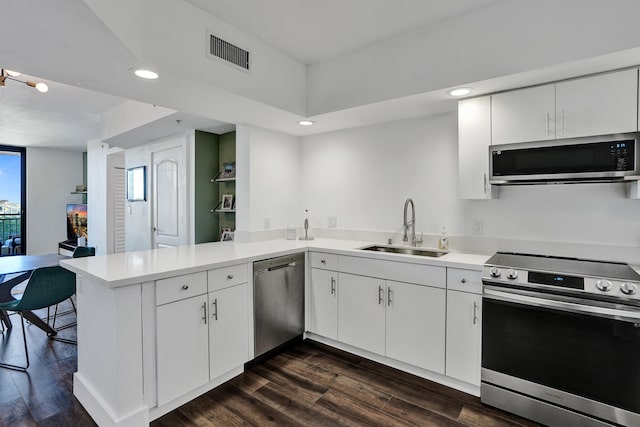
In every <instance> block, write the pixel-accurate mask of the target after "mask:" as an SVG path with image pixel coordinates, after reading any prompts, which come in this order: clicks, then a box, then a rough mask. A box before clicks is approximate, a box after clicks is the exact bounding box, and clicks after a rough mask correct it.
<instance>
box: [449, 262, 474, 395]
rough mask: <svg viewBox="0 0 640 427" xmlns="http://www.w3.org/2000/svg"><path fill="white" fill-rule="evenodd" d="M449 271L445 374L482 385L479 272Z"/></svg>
mask: <svg viewBox="0 0 640 427" xmlns="http://www.w3.org/2000/svg"><path fill="white" fill-rule="evenodd" d="M448 270H449V274H448V276H447V286H448V290H447V361H446V375H447V376H448V377H452V378H455V379H458V380H460V381H464V382H467V383H469V384H473V385H476V386H480V369H481V350H482V282H481V278H480V272H479V271H470V270H461V269H452V268H450V269H448ZM452 289H456V290H452Z"/></svg>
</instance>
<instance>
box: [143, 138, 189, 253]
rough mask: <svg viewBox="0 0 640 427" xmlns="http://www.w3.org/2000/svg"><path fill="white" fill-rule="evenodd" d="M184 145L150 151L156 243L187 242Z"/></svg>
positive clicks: (168, 244)
mask: <svg viewBox="0 0 640 427" xmlns="http://www.w3.org/2000/svg"><path fill="white" fill-rule="evenodd" d="M184 151H185V149H184V147H182V146H179V147H173V148H169V149H165V150H161V151H153V152H152V153H151V158H152V164H153V171H152V173H153V181H152V182H153V186H152V197H153V215H152V230H153V233H152V235H153V240H154V241H153V247H154V248H166V247H174V246H180V245H184V244H185V243H186V226H185V217H186V199H185V196H186V194H185V193H186V171H185V160H184V158H185V155H184Z"/></svg>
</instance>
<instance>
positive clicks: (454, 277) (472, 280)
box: [447, 268, 482, 294]
mask: <svg viewBox="0 0 640 427" xmlns="http://www.w3.org/2000/svg"><path fill="white" fill-rule="evenodd" d="M447 289H449V290H454V291H462V292H471V293H474V294H482V272H481V271H476V270H464V269H460V268H447Z"/></svg>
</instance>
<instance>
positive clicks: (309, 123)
mask: <svg viewBox="0 0 640 427" xmlns="http://www.w3.org/2000/svg"><path fill="white" fill-rule="evenodd" d="M314 123H315V122H314V121H313V120H300V121H299V122H298V124H299V125H302V126H311V125H312V124H314Z"/></svg>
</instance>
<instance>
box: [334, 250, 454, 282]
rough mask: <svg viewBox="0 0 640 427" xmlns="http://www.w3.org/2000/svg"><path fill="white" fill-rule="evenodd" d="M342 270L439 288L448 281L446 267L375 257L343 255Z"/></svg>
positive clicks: (341, 259) (341, 258)
mask: <svg viewBox="0 0 640 427" xmlns="http://www.w3.org/2000/svg"><path fill="white" fill-rule="evenodd" d="M340 272H344V273H351V274H357V275H360V276H369V277H378V278H380V279H386V280H394V281H396V282H405V283H416V284H419V285H427V286H434V287H437V288H444V287H445V286H446V283H447V279H446V276H447V273H446V268H445V267H437V266H433V265H424V264H411V263H407V262H396V261H385V260H380V259H373V258H360V257H352V256H341V257H340Z"/></svg>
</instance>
